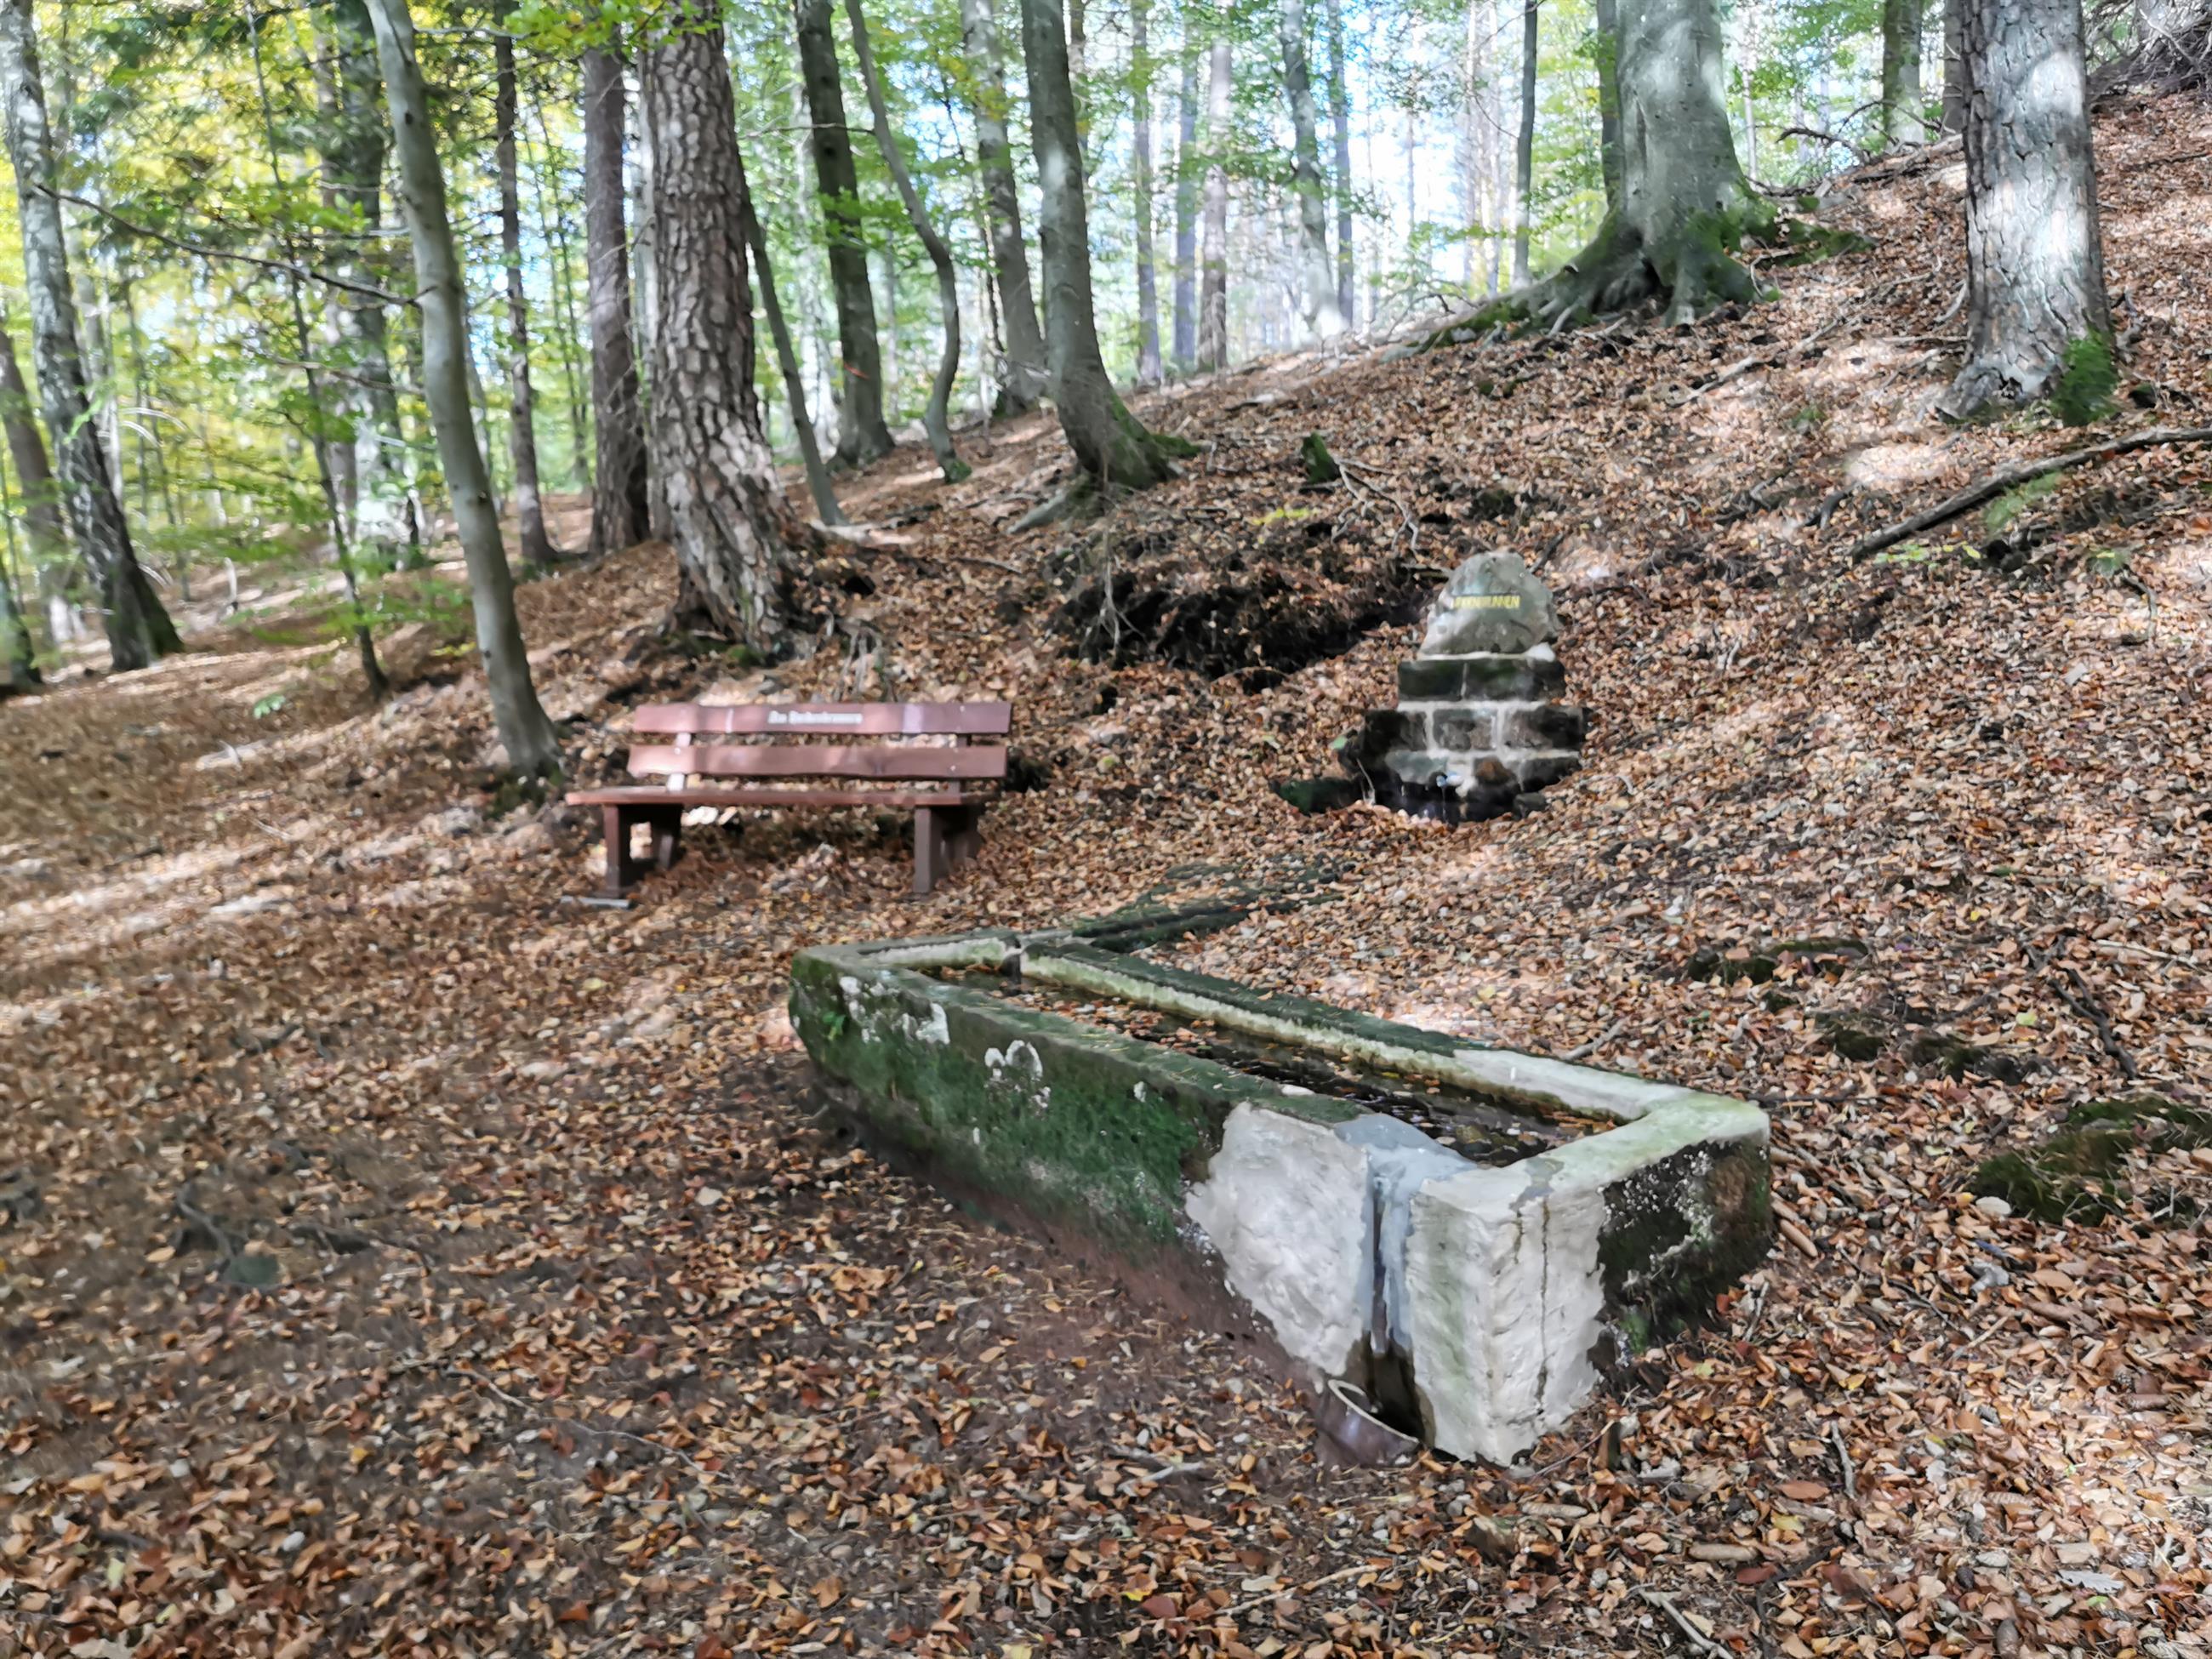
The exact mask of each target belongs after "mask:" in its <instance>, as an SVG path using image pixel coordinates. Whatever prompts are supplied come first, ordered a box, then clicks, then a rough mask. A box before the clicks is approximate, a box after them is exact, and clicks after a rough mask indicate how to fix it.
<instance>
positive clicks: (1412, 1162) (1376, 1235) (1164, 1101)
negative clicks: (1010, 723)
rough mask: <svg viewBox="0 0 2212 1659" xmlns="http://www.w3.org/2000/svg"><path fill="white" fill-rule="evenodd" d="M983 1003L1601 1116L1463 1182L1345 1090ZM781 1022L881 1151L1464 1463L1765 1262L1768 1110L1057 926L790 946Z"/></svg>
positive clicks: (1493, 1100)
mask: <svg viewBox="0 0 2212 1659" xmlns="http://www.w3.org/2000/svg"><path fill="white" fill-rule="evenodd" d="M977 970H982V971H980V972H979V971H977ZM994 976H995V977H994ZM1010 985H1021V986H1030V987H1036V986H1046V987H1058V990H1059V991H1060V992H1062V993H1065V994H1067V995H1068V996H1069V997H1071V998H1073V999H1079V1000H1080V1005H1079V1006H1080V1007H1081V1008H1082V1010H1084V1011H1085V1012H1094V1013H1095V1011H1097V1010H1101V1009H1104V1008H1108V1007H1109V1006H1110V1007H1114V1008H1118V1009H1121V1010H1123V1011H1127V1010H1142V1011H1149V1012H1148V1013H1147V1016H1146V1017H1147V1018H1150V1017H1152V1016H1159V1017H1165V1018H1172V1019H1175V1020H1180V1021H1186V1022H1190V1023H1191V1024H1190V1027H1189V1029H1192V1030H1204V1031H1218V1032H1226V1033H1237V1034H1240V1035H1241V1036H1243V1037H1245V1038H1249V1039H1253V1040H1255V1042H1258V1043H1260V1044H1264V1045H1267V1047H1266V1048H1265V1049H1264V1052H1265V1053H1267V1054H1270V1055H1275V1056H1281V1055H1283V1054H1285V1052H1289V1053H1291V1054H1296V1053H1300V1052H1303V1053H1306V1054H1311V1055H1313V1056H1316V1057H1319V1058H1321V1059H1323V1060H1328V1061H1331V1062H1334V1063H1338V1064H1340V1065H1343V1066H1354V1067H1358V1068H1363V1069H1364V1070H1365V1071H1367V1072H1369V1073H1379V1074H1383V1075H1388V1076H1390V1077H1395V1078H1398V1079H1419V1080H1424V1081H1425V1082H1426V1083H1429V1084H1433V1085H1437V1086H1438V1087H1440V1088H1442V1089H1445V1090H1449V1091H1460V1093H1461V1095H1462V1096H1464V1097H1468V1098H1474V1097H1480V1101H1481V1102H1483V1103H1485V1104H1483V1105H1482V1107H1481V1109H1482V1110H1484V1111H1487V1112H1492V1113H1496V1112H1498V1111H1500V1110H1501V1109H1510V1111H1511V1112H1513V1113H1520V1114H1528V1115H1531V1119H1530V1121H1534V1120H1535V1119H1548V1120H1552V1121H1554V1122H1555V1123H1556V1121H1560V1120H1566V1119H1575V1120H1585V1121H1588V1120H1595V1121H1598V1122H1601V1123H1603V1124H1607V1125H1610V1126H1612V1127H1603V1128H1598V1129H1595V1130H1594V1131H1593V1132H1592V1133H1584V1134H1582V1135H1581V1136H1580V1137H1579V1138H1571V1136H1569V1135H1568V1134H1566V1133H1564V1132H1562V1131H1560V1130H1559V1129H1557V1128H1556V1127H1555V1128H1553V1130H1552V1131H1551V1132H1550V1139H1547V1140H1542V1141H1540V1142H1538V1143H1536V1144H1539V1145H1541V1147H1542V1150H1540V1151H1537V1152H1534V1155H1533V1156H1522V1157H1519V1158H1518V1159H1517V1161H1514V1162H1510V1163H1505V1164H1502V1165H1498V1164H1490V1163H1481V1162H1477V1161H1474V1159H1471V1158H1468V1156H1466V1155H1464V1154H1463V1153H1462V1152H1461V1151H1460V1150H1458V1149H1457V1148H1455V1146H1452V1145H1449V1144H1447V1143H1446V1141H1445V1140H1443V1139H1437V1138H1436V1137H1435V1136H1433V1135H1431V1134H1429V1133H1425V1132H1424V1131H1423V1130H1422V1129H1421V1128H1419V1127H1415V1125H1414V1124H1413V1122H1411V1121H1406V1120H1405V1119H1404V1118H1403V1117H1401V1116H1394V1115H1388V1114H1387V1113H1385V1112H1383V1111H1378V1110H1376V1109H1372V1107H1371V1106H1370V1104H1368V1103H1367V1100H1368V1098H1369V1097H1362V1098H1360V1099H1352V1098H1348V1097H1340V1096H1337V1095H1333V1094H1331V1093H1329V1092H1328V1091H1326V1090H1324V1089H1309V1088H1307V1087H1304V1086H1303V1085H1298V1084H1293V1083H1288V1082H1285V1081H1282V1080H1280V1079H1281V1078H1282V1076H1284V1075H1285V1071H1284V1070H1283V1068H1282V1066H1279V1065H1270V1066H1261V1067H1258V1068H1256V1069H1254V1068H1247V1067H1244V1066H1238V1065H1233V1064H1226V1063H1223V1062H1221V1061H1219V1060H1214V1059H1211V1058H1206V1057H1202V1056H1200V1054H1193V1053H1188V1052H1184V1051H1183V1050H1182V1049H1181V1048H1176V1047H1172V1046H1170V1045H1168V1044H1166V1043H1163V1042H1152V1041H1146V1040H1145V1039H1144V1038H1142V1037H1139V1036H1131V1035H1127V1034H1125V1033H1124V1032H1123V1031H1121V1030H1115V1029H1112V1028H1111V1026H1110V1025H1109V1024H1107V1023H1105V1019H1104V1017H1103V1016H1095V1017H1096V1018H1097V1019H1098V1022H1099V1023H1093V1022H1092V1020H1090V1019H1079V1018H1070V1017H1068V1016H1067V1015H1065V1014H1062V1013H1060V1012H1049V1011H1048V1010H1046V1009H1043V1008H1039V1007H1033V1006H1027V1005H1025V1004H1024V1003H1021V1002H1017V1001H1013V1000H1009V999H1008V998H1007V997H1006V996H1005V995H1002V994H998V993H999V991H1000V989H1002V988H1004V987H1008V986H1010ZM791 1011H792V1019H793V1025H794V1026H795V1027H796V1029H797V1030H798V1032H799V1036H800V1038H801V1040H802V1041H803V1042H805V1045H806V1048H807V1051H808V1053H809V1054H811V1056H812V1058H813V1060H814V1063H815V1065H816V1066H817V1069H818V1072H819V1073H820V1074H821V1075H822V1077H823V1079H824V1082H825V1084H826V1085H828V1089H827V1092H828V1093H829V1096H830V1097H831V1098H832V1099H833V1100H835V1101H837V1102H840V1103H842V1105H843V1106H844V1107H845V1108H846V1109H848V1110H849V1111H850V1112H851V1113H852V1114H853V1115H854V1117H855V1118H856V1119H857V1121H858V1122H859V1124H860V1127H861V1128H862V1129H863V1131H864V1133H866V1134H867V1135H868V1136H869V1137H870V1138H871V1139H872V1140H874V1141H876V1142H877V1143H878V1144H879V1145H886V1146H889V1147H890V1148H891V1149H892V1150H894V1151H895V1152H897V1153H900V1154H902V1155H903V1156H905V1157H906V1158H909V1159H911V1160H913V1161H915V1162H916V1163H918V1164H921V1166H922V1167H923V1168H924V1169H925V1170H929V1171H931V1172H933V1173H934V1174H936V1175H938V1176H940V1177H942V1178H945V1179H948V1180H951V1181H952V1182H955V1183H956V1184H957V1185H958V1186H961V1187H963V1188H967V1189H969V1190H970V1191H975V1192H978V1193H980V1194H983V1195H985V1196H986V1197H987V1198H995V1199H996V1200H1000V1202H1001V1203H1003V1205H1004V1206H1006V1207H1007V1208H1009V1209H1012V1210H1015V1211H1018V1212H1025V1213H1027V1214H1030V1215H1031V1216H1034V1217H1036V1218H1039V1219H1042V1220H1043V1221H1045V1222H1046V1223H1048V1225H1053V1226H1054V1227H1056V1228H1062V1229H1066V1230H1068V1231H1075V1232H1079V1233H1080V1234H1083V1235H1085V1236H1087V1237H1091V1238H1094V1239H1096V1240H1097V1241H1098V1242H1099V1243H1102V1244H1103V1245H1105V1246H1106V1247H1108V1248H1109V1249H1111V1250H1112V1251H1114V1252H1115V1253H1116V1254H1117V1255H1120V1256H1121V1257H1122V1258H1123V1259H1125V1260H1127V1261H1131V1262H1132V1263H1133V1264H1136V1265H1138V1266H1139V1267H1144V1268H1146V1269H1147V1270H1148V1272H1157V1271H1158V1269H1160V1268H1162V1267H1166V1268H1168V1269H1170V1271H1171V1272H1172V1273H1175V1274H1176V1275H1178V1276H1182V1277H1185V1278H1187V1279H1191V1280H1193V1281H1194V1282H1196V1283H1198V1284H1200V1285H1206V1286H1210V1287H1212V1288H1213V1289H1214V1290H1216V1291H1222V1290H1225V1291H1227V1292H1229V1293H1230V1294H1231V1296H1232V1297H1235V1298H1236V1299H1237V1300H1238V1301H1240V1302H1241V1303H1242V1304H1244V1306H1245V1307H1247V1308H1248V1309H1249V1311H1250V1313H1251V1315H1252V1316H1253V1317H1254V1318H1255V1320H1256V1322H1258V1323H1260V1324H1261V1325H1262V1326H1264V1327H1265V1328H1267V1330H1268V1331H1269V1332H1270V1333H1271V1334H1273V1338H1274V1340H1275V1341H1276V1342H1277V1344H1278V1345H1279V1346H1280V1347H1281V1349H1282V1351H1283V1352H1284V1353H1285V1354H1286V1355H1287V1356H1289V1357H1290V1358H1291V1360H1292V1361H1294V1362H1295V1363H1296V1364H1297V1365H1299V1366H1300V1367H1301V1368H1303V1369H1304V1370H1305V1371H1306V1372H1307V1373H1308V1374H1309V1376H1310V1378H1312V1379H1314V1380H1316V1381H1320V1380H1326V1379H1336V1378H1341V1379H1345V1380H1347V1381H1350V1382H1352V1383H1355V1384H1357V1385H1358V1386H1359V1387H1361V1388H1363V1389H1366V1390H1367V1391H1368V1392H1369V1393H1370V1395H1371V1396H1372V1397H1374V1398H1375V1399H1376V1400H1377V1401H1380V1402H1382V1404H1383V1406H1384V1407H1386V1408H1392V1409H1394V1410H1395V1414H1396V1415H1398V1416H1399V1417H1400V1418H1401V1420H1403V1421H1405V1422H1406V1423H1407V1426H1409V1427H1417V1428H1418V1429H1419V1432H1420V1433H1421V1434H1422V1435H1423V1436H1424V1437H1425V1438H1427V1439H1428V1440H1429V1441H1430V1442H1431V1443H1432V1444H1434V1445H1436V1446H1437V1447H1439V1448H1441V1449H1443V1450H1445V1451H1448V1452H1451V1453H1455V1454H1456V1455H1462V1456H1480V1457H1487V1458H1492V1459H1495V1460H1498V1461H1501V1462H1502V1461H1505V1460H1509V1459H1511V1458H1513V1457H1516V1456H1518V1455H1520V1454H1521V1453H1522V1452H1524V1451H1526V1450H1527V1449H1528V1447H1530V1446H1531V1445H1533V1444H1534V1443H1535V1441H1536V1439H1537V1438H1538V1437H1540V1436H1541V1435H1542V1434H1544V1433H1545V1432H1547V1431H1549V1430H1551V1429H1553V1428H1555V1427H1557V1426H1559V1424H1561V1423H1562V1422H1564V1421H1565V1419H1566V1418H1567V1417H1568V1415H1569V1414H1571V1413H1572V1412H1573V1411H1574V1409H1575V1408H1576V1407H1577V1405H1579V1404H1580V1403H1581V1401H1583V1399H1584V1398H1585V1397H1586V1396H1587V1395H1588V1394H1589V1392H1590V1390H1591V1389H1594V1388H1595V1387H1596V1386H1597V1384H1598V1383H1599V1381H1600V1379H1601V1376H1603V1374H1604V1373H1605V1371H1606V1370H1607V1368H1608V1366H1609V1365H1611V1364H1613V1362H1614V1361H1615V1360H1617V1359H1618V1358H1621V1357H1623V1356H1625V1355H1626V1354H1629V1353H1632V1352H1636V1351H1638V1350H1639V1349H1641V1348H1642V1347H1644V1346H1646V1345H1647V1344H1648V1343H1649V1342H1650V1341H1651V1340H1654V1339H1655V1338H1656V1337H1659V1336H1662V1335H1664V1334H1667V1333H1668V1332H1669V1331H1671V1330H1672V1329H1674V1328H1676V1327H1677V1326H1679V1325H1680V1323H1681V1322H1684V1321H1685V1320H1686V1319H1689V1318H1692V1317H1694V1316H1697V1315H1698V1314H1699V1312H1701V1311H1702V1310H1704V1309H1705V1307H1707V1306H1709V1305H1710V1303H1711V1297H1712V1296H1713V1295H1714V1293H1715V1292H1716V1291H1718V1290H1719V1289H1721V1288H1723V1286H1724V1285H1728V1284H1729V1283H1731V1282H1733V1281H1734V1280H1735V1279H1736V1278H1737V1277H1739V1276H1740V1275H1741V1273H1743V1272H1744V1271H1745V1270H1746V1269H1747V1267H1750V1266H1751V1265H1752V1264H1753V1262H1755V1261H1758V1260H1759V1258H1760V1257H1761V1256H1763V1255H1765V1250H1766V1248H1767V1240H1768V1236H1769V1229H1770V1225H1771V1223H1770V1220H1769V1216H1768V1200H1767V1158H1766V1143H1767V1126H1766V1119H1765V1115H1764V1114H1763V1113H1761V1112H1760V1111H1759V1109H1757V1108H1755V1107H1753V1106H1752V1105H1749V1104H1747V1103H1745V1102H1743V1101H1740V1100H1731V1099H1728V1098H1725V1097H1720V1096H1716V1095H1707V1094H1701V1093H1699V1092H1696V1091H1692V1090H1687V1089H1680V1088H1675V1087H1672V1086H1670V1085H1665V1084H1661V1083H1652V1082H1648V1081H1645V1080H1644V1079H1639V1078H1632V1077H1626V1076H1622V1075H1620V1074H1619V1073H1609V1072H1602V1071H1598V1070H1595V1069H1593V1068H1591V1067H1588V1066H1572V1065H1568V1064H1565V1063H1564V1062H1562V1061H1559V1060H1547V1059H1544V1058H1541V1057H1540V1056H1536V1055H1531V1054H1516V1053H1513V1052H1511V1051H1510V1050H1506V1049H1499V1048H1483V1047H1480V1046H1478V1045H1475V1044H1471V1043H1468V1042H1462V1041H1461V1040H1459V1039H1457V1038H1454V1037H1449V1036H1443V1035H1442V1034H1440V1033H1437V1032H1432V1031H1425V1030H1419V1029H1418V1028H1416V1027H1413V1026H1408V1025H1401V1024H1395V1023H1393V1022H1391V1021H1388V1020H1382V1019H1376V1018H1372V1017H1370V1016H1368V1015H1364V1014H1359V1013H1355V1012H1351V1011H1348V1010H1346V1009H1341V1008H1334V1007H1331V1006H1328V1004H1325V1003H1320V1002H1315V1001H1312V1000H1308V999H1305V998H1301V997H1294V996H1273V995H1267V994H1261V993H1259V992H1255V991H1254V990H1252V989H1250V988H1249V987H1244V986H1240V985H1237V984H1234V983H1231V982H1230V981H1225V980H1219V979H1214V978H1210V977H1208V976H1206V975H1200V974H1192V973H1186V972H1182V971H1181V970H1178V969H1173V968H1169V967H1164V966H1162V965H1160V964H1158V963H1151V962H1147V961H1145V960H1142V959H1140V958H1137V957H1122V956H1116V955H1114V954H1111V953H1109V952H1108V951H1101V950H1098V949H1097V948H1095V947H1093V946H1091V945H1085V944H1084V943H1082V942H1081V941H1079V939H1076V938H1075V937H1074V936H1073V935H1072V934H1070V933H1029V934H1020V933H1003V932H990V933H975V934H967V935H962V936H958V937H955V938H951V939H915V940H899V941H892V942H887V943H883V944H876V945H840V946H835V947H830V948H825V949H819V950H813V951H805V952H803V953H802V954H801V955H800V956H799V957H798V958H797V959H796V961H795V962H794V963H793V967H792V993H791Z"/></svg>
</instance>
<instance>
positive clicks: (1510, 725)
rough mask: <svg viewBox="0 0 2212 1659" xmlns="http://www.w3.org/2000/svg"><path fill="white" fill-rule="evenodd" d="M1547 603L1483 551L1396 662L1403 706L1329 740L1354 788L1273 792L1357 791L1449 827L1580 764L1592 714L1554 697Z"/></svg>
mask: <svg viewBox="0 0 2212 1659" xmlns="http://www.w3.org/2000/svg"><path fill="white" fill-rule="evenodd" d="M1558 637H1559V617H1558V616H1557V614H1556V613H1555V612H1554V611H1553V605H1552V596H1551V594H1550V592H1548V591H1547V589H1546V588H1545V586H1544V585H1543V584H1542V583H1541V582H1540V581H1538V580H1536V579H1535V577H1534V576H1533V575H1531V574H1529V572H1528V567H1527V566H1526V565H1525V564H1523V563H1522V562H1521V560H1520V559H1519V558H1518V557H1516V556H1514V555H1513V554H1510V553H1480V554H1477V555H1476V556H1474V557H1473V558H1471V559H1469V560H1468V561H1467V562H1465V563H1464V564H1462V565H1461V566H1460V568H1458V569H1457V570H1456V571H1455V572H1453V573H1452V576H1451V580H1449V581H1448V582H1447V583H1445V585H1444V588H1443V592H1441V593H1439V594H1438V595H1437V599H1436V600H1435V602H1434V604H1433V605H1431V607H1430V611H1429V621H1428V626H1427V628H1426V629H1425V632H1424V634H1423V635H1422V641H1421V654H1420V655H1419V657H1417V658H1415V659H1413V661H1411V662H1407V663H1401V664H1400V665H1398V706H1397V707H1396V708H1394V709H1377V710H1375V711H1374V712H1372V713H1370V714H1369V715H1368V716H1367V718H1366V720H1364V722H1363V723H1362V725H1361V727H1360V729H1359V731H1358V732H1356V733H1354V734H1353V735H1352V736H1351V737H1349V738H1344V739H1342V740H1340V742H1339V743H1338V744H1337V745H1336V750H1337V757H1338V759H1339V760H1340V762H1341V763H1342V765H1343V768H1344V771H1345V773H1346V777H1347V778H1348V779H1349V780H1350V781H1351V782H1350V786H1349V787H1346V786H1345V785H1341V784H1336V785H1334V786H1333V787H1332V784H1331V782H1330V781H1313V782H1309V783H1305V784H1287V785H1279V786H1278V789H1279V793H1282V794H1283V795H1284V796H1285V798H1286V799H1290V800H1291V801H1292V802H1293V803H1295V804H1297V805H1299V806H1301V807H1302V808H1305V809H1307V810H1316V809H1320V808H1325V807H1328V806H1333V805H1343V804H1345V803H1346V801H1347V800H1348V799H1355V798H1357V797H1358V796H1362V795H1364V796H1365V797H1367V798H1369V799H1374V800H1376V801H1379V802H1381V803H1382V804H1383V805H1386V806H1394V807H1396V808H1398V809H1399V810H1400V811H1407V812H1412V813H1415V814H1417V815H1419V816H1420V817H1433V818H1441V819H1443V820H1444V821H1446V822H1448V823H1462V822H1466V821H1469V820H1474V819H1480V818H1489V817H1497V816H1498V814H1500V813H1502V812H1505V811H1510V810H1511V809H1512V808H1513V806H1514V805H1515V803H1516V801H1519V800H1520V799H1522V797H1524V796H1526V795H1528V794H1531V793H1534V792H1535V791H1538V790H1541V789H1542V788H1544V787H1546V786H1547V785H1549V784H1553V783H1556V782H1558V781H1559V780H1560V779H1561V778H1563V777H1565V776H1566V775H1568V774H1569V773H1571V772H1572V771H1574V770H1575V769H1576V768H1577V767H1578V766H1579V765H1580V764H1581V763H1582V746H1583V739H1584V738H1585V737H1586V736H1587V735H1588V732H1589V719H1588V717H1587V716H1586V715H1585V714H1584V713H1583V710H1582V709H1581V708H1579V707H1577V706H1576V705H1575V704H1573V703H1569V702H1561V701H1560V700H1559V699H1560V697H1561V696H1562V694H1563V693H1564V692H1565V690H1566V671H1565V669H1564V668H1563V667H1562V666H1561V665H1560V663H1559V657H1558V655H1557V653H1555V652H1554V651H1553V643H1552V642H1553V641H1554V640H1556V639H1557V638H1558Z"/></svg>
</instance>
